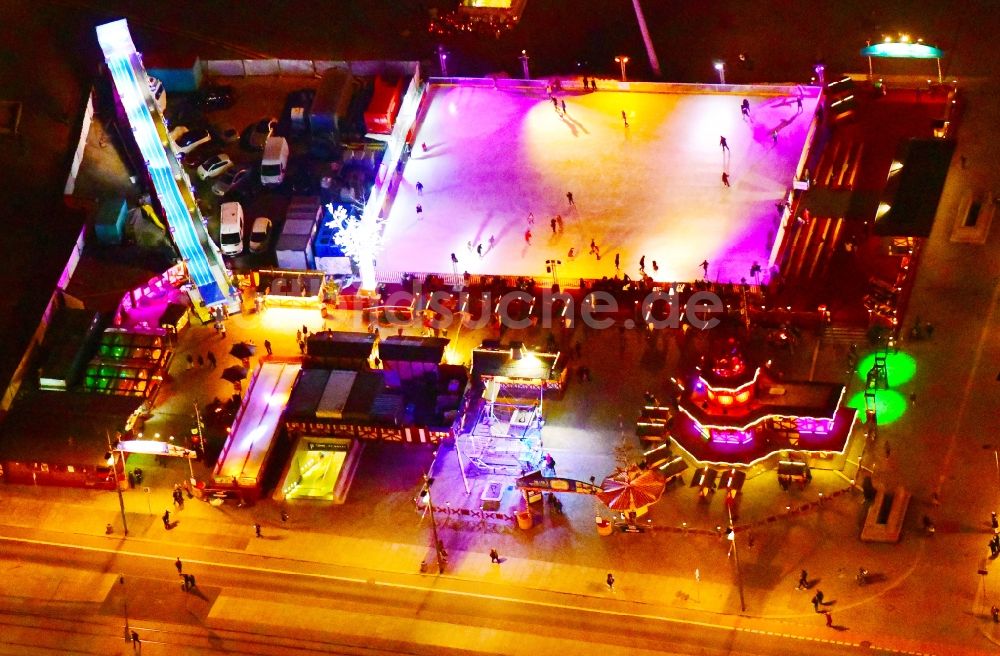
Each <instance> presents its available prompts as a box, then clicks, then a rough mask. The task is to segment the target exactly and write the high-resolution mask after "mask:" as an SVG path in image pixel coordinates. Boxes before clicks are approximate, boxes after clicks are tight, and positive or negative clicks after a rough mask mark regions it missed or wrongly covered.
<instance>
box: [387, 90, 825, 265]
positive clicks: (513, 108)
mask: <svg viewBox="0 0 1000 656" xmlns="http://www.w3.org/2000/svg"><path fill="white" fill-rule="evenodd" d="M604 84H605V86H607V85H608V83H604ZM663 88H664V89H668V88H669V89H671V90H673V91H675V92H671V93H647V92H637V91H623V90H618V88H617V85H615V90H599V91H596V92H588V93H580V92H576V93H573V92H565V93H557V95H558V97H559V98H560V99H561V100H565V102H566V112H565V114H563V113H562V112H561V111H557V110H556V109H555V108H554V107H553V105H552V102H551V101H550V100H549V98H548V96H547V95H546V93H545V91H544V90H532V89H517V90H498V89H494V88H484V87H482V86H443V85H442V86H437V85H432V86H431V88H430V89H429V90H428V93H429V94H430V97H429V99H428V101H429V105H428V107H427V111H426V114H425V117H424V119H423V120H422V122H421V123H420V124H419V125H418V126H417V134H416V140H415V143H416V146H415V147H414V149H413V155H412V157H411V158H410V160H409V161H408V162H407V164H406V168H405V170H404V179H403V182H402V183H401V185H400V189H399V191H398V192H397V195H396V198H395V201H394V203H393V205H392V209H391V211H390V213H389V216H388V221H387V225H386V229H385V236H384V241H383V249H382V251H381V252H380V253H379V255H378V262H377V263H378V271H379V273H380V274H381V275H380V277H382V276H385V275H391V274H392V273H394V272H421V273H452V272H453V271H457V272H458V273H462V272H464V271H468V272H470V273H473V274H477V273H483V274H505V275H526V276H534V277H539V278H544V277H546V276H547V274H546V260H548V259H557V260H560V261H561V262H562V264H561V265H559V266H558V269H557V271H558V275H559V277H560V278H561V279H565V280H567V281H569V280H575V279H577V278H581V277H584V278H600V277H602V276H609V277H610V276H614V275H615V255H618V256H619V257H620V262H621V273H628V274H629V275H631V276H633V277H636V276H637V275H638V273H639V259H640V257H642V256H643V255H645V258H646V272H647V273H648V274H649V275H651V276H653V278H654V279H656V280H661V281H690V280H694V279H696V278H700V277H702V270H701V267H700V263H701V262H702V261H703V260H708V262H709V271H708V277H709V278H710V279H712V280H718V281H722V282H727V281H733V282H736V281H739V280H740V279H741V278H746V279H748V280H752V279H753V278H752V276H751V275H750V267H751V266H752V265H753V264H754V263H755V262H756V263H759V264H760V265H761V266H762V267H763V268H764V269H765V275H766V269H767V261H768V257H769V255H770V251H771V246H772V244H773V242H774V239H775V233H776V230H777V228H778V222H779V215H778V212H777V210H776V208H775V203H777V202H778V201H779V200H780V199H782V197H783V196H784V194H785V191H786V190H787V189H788V188H789V187H790V186H791V182H792V178H793V176H794V173H795V167H796V165H797V163H798V161H799V158H800V155H801V153H802V150H803V146H804V143H805V139H806V136H807V132H808V129H809V125H810V122H811V121H812V118H813V114H814V111H815V109H816V102H817V93H818V89H816V88H803V87H792V86H789V87H787V88H782V89H781V90H780V91H775V88H774V87H768V88H766V89H764V88H761V89H759V90H755V91H756V94H752V93H749V92H746V93H743V92H738V93H721V92H712V91H711V89H710V88H707V87H681V86H679V85H669V86H667V85H663ZM681 89H683V92H680V91H678V90H681ZM800 97H801V99H802V109H801V110H800V109H799V103H798V99H799V98H800ZM744 98H747V99H748V100H749V101H750V119H749V120H748V119H745V118H744V117H743V116H742V114H741V111H740V104H741V102H742V100H743V99H744ZM622 111H624V112H625V113H626V115H627V117H628V127H626V126H625V122H624V121H623V119H622ZM775 130H777V140H776V141H775V140H774V136H773V135H774V132H775ZM720 136H725V137H726V139H727V142H728V145H729V151H728V152H726V151H723V149H722V148H721V147H720V144H719V137H720ZM421 144H426V146H427V149H426V151H424V149H423V148H422V146H421ZM723 172H727V173H728V174H729V184H730V185H731V186H730V187H728V188H727V187H725V186H724V184H723V182H722V173H723ZM418 182H419V183H421V184H422V185H423V193H422V195H419V196H418V193H417V190H416V184H417V183H418ZM566 192H572V193H573V196H574V200H575V203H576V204H575V205H572V206H571V205H570V204H569V202H568V201H567V198H566ZM418 204H419V205H421V206H422V208H423V212H422V213H421V214H418V213H417V211H416V208H417V205H418ZM529 213H531V214H533V215H534V225H532V226H529V224H528V215H529ZM557 215H561V217H562V219H563V230H562V231H561V232H556V233H553V231H552V228H551V223H550V221H551V219H552V218H554V217H556V216H557ZM529 229H530V230H531V233H532V237H531V243H530V245H529V244H528V243H526V241H525V231H526V230H529ZM491 237H493V239H494V242H495V243H494V246H493V247H492V248H491V247H490V246H489V242H490V238H491ZM591 240H594V242H595V243H596V245H597V246H598V247H599V249H600V259H599V260H598V258H597V257H596V256H595V255H591V254H590V244H591ZM470 242H471V244H472V250H470V249H469V246H468V245H469V243H470ZM480 244H482V247H483V255H482V257H480V256H479V255H478V254H477V253H476V247H477V246H478V245H480ZM570 249H573V255H572V256H571V255H570ZM452 253H454V254H455V255H456V256H457V257H458V260H459V261H458V264H457V265H453V264H452V261H451V254H452ZM653 261H656V263H657V265H658V267H659V269H658V271H655V272H654V270H653Z"/></svg>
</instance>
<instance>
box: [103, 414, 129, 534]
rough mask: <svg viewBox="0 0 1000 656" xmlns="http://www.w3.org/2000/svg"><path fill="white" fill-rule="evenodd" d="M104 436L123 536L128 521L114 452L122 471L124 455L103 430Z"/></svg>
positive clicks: (123, 468)
mask: <svg viewBox="0 0 1000 656" xmlns="http://www.w3.org/2000/svg"><path fill="white" fill-rule="evenodd" d="M104 436H105V437H106V438H107V440H108V464H109V465H111V473H112V475H113V476H114V479H115V492H117V493H118V507H119V508H121V511H122V530H123V531H125V536H126V537H127V536H128V521H127V520H126V519H125V497H123V496H122V486H121V482H120V481H119V480H118V458H116V457H115V454H116V453H117V454H119V455H120V456H121V461H122V473H124V470H125V456H124V454H122V452H121V451H120V450H116V449H115V448H114V447H112V446H111V434H110V433H109V432H108V431H104Z"/></svg>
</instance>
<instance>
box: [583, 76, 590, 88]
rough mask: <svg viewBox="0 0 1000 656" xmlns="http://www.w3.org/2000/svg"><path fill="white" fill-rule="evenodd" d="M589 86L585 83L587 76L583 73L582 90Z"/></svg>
mask: <svg viewBox="0 0 1000 656" xmlns="http://www.w3.org/2000/svg"><path fill="white" fill-rule="evenodd" d="M589 88H590V86H589V85H588V84H587V76H586V75H584V76H583V90H584V91H586V90H587V89H589Z"/></svg>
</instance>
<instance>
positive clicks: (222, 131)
mask: <svg viewBox="0 0 1000 656" xmlns="http://www.w3.org/2000/svg"><path fill="white" fill-rule="evenodd" d="M211 132H212V135H213V136H214V137H215V139H216V140H217V141H220V142H222V143H224V144H231V143H236V142H237V141H239V140H240V133H239V132H238V131H237V130H236V128H234V127H232V126H231V125H213V126H212V127H211Z"/></svg>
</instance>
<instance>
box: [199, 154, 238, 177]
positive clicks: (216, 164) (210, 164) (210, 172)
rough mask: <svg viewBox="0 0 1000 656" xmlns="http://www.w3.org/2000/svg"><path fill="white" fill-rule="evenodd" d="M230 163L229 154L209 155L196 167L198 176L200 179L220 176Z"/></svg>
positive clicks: (229, 166)
mask: <svg viewBox="0 0 1000 656" xmlns="http://www.w3.org/2000/svg"><path fill="white" fill-rule="evenodd" d="M232 165H233V160H231V159H229V155H227V154H225V153H220V154H218V155H216V156H215V157H209V158H208V159H206V160H205V161H204V162H202V163H201V166H199V167H198V177H199V178H200V179H201V180H208V179H209V178H214V177H217V176H220V175H222V174H223V173H225V172H226V171H228V170H229V169H230V168H231V167H232Z"/></svg>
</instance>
